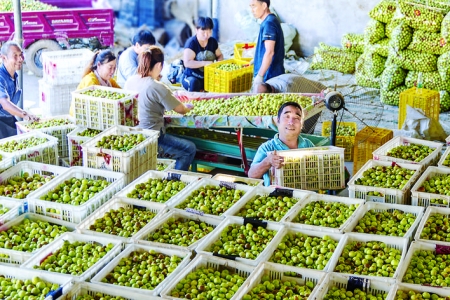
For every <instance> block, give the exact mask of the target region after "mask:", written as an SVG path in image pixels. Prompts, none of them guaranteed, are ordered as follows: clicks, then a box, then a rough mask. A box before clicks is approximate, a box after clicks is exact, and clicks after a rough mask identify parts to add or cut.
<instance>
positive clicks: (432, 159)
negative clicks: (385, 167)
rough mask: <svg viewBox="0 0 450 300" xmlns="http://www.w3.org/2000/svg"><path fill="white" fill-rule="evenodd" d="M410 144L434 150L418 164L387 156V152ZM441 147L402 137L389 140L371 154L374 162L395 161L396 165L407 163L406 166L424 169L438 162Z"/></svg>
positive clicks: (440, 145)
mask: <svg viewBox="0 0 450 300" xmlns="http://www.w3.org/2000/svg"><path fill="white" fill-rule="evenodd" d="M410 144H416V145H425V146H428V147H430V148H431V149H434V150H433V152H432V153H431V154H429V155H428V156H427V157H425V158H424V159H423V160H422V161H420V162H414V161H411V160H405V159H400V158H396V157H391V156H387V153H388V151H389V150H391V149H393V148H395V147H397V146H406V145H410ZM442 146H443V144H442V143H436V142H430V141H425V140H420V139H414V138H409V137H403V136H396V137H394V138H393V139H391V140H390V141H389V142H387V143H385V144H384V145H383V146H381V147H380V148H378V149H377V150H375V151H373V153H372V154H373V159H374V160H381V161H395V162H397V163H408V164H419V165H422V166H425V168H426V167H428V166H431V165H435V164H437V162H438V161H439V156H440V155H441V150H442Z"/></svg>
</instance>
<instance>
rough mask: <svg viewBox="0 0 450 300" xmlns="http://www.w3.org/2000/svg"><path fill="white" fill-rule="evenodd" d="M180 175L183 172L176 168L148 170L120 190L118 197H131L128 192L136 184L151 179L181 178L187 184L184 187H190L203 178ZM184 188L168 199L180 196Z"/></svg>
mask: <svg viewBox="0 0 450 300" xmlns="http://www.w3.org/2000/svg"><path fill="white" fill-rule="evenodd" d="M180 175H181V174H179V173H178V172H177V171H176V170H171V171H153V170H150V171H147V172H145V173H144V174H142V175H141V176H139V177H138V178H137V179H136V180H134V181H133V182H131V183H130V184H128V185H127V186H126V187H125V188H123V189H122V190H121V191H120V192H118V193H117V197H126V198H131V197H128V194H129V193H130V192H131V191H133V190H134V189H135V187H136V185H138V184H141V183H145V182H147V181H148V180H149V179H165V178H174V180H177V179H179V181H181V182H184V183H185V184H186V186H185V187H184V189H186V188H188V187H189V186H190V185H191V184H193V183H195V182H197V181H199V180H200V179H201V178H200V177H195V176H192V175H191V176H190V175H181V176H180ZM171 176H172V177H171ZM164 187H165V186H163V189H164ZM184 189H183V190H184ZM183 190H181V191H179V192H178V193H177V194H176V195H173V196H172V197H170V198H169V199H168V200H167V201H170V199H176V198H177V197H179V195H181V194H182V192H183ZM132 199H135V200H138V201H144V202H149V201H150V200H144V199H138V198H132ZM167 201H166V202H167ZM150 202H158V201H150ZM161 203H163V202H161Z"/></svg>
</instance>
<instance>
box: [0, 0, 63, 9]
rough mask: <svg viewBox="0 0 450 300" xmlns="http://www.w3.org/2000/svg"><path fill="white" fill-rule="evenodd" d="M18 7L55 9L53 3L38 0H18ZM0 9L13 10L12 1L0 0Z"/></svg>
mask: <svg viewBox="0 0 450 300" xmlns="http://www.w3.org/2000/svg"><path fill="white" fill-rule="evenodd" d="M20 8H21V10H22V11H39V10H57V9H58V8H57V7H56V6H53V5H49V4H45V3H43V2H40V1H34V0H25V1H20ZM0 11H14V6H13V1H10V0H0Z"/></svg>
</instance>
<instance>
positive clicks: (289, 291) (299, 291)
mask: <svg viewBox="0 0 450 300" xmlns="http://www.w3.org/2000/svg"><path fill="white" fill-rule="evenodd" d="M313 289H314V283H313V282H312V281H306V282H305V284H299V283H297V282H296V281H294V280H292V281H289V280H286V281H280V280H278V279H274V280H271V279H270V277H269V276H268V275H264V276H263V277H262V278H261V282H260V283H258V284H257V285H256V286H255V287H254V288H253V289H252V290H251V291H250V292H249V293H248V294H247V295H245V296H244V297H243V298H242V300H252V299H286V300H299V299H308V297H309V296H310V295H311V293H312V290H313Z"/></svg>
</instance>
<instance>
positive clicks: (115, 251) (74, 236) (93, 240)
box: [21, 232, 123, 281]
mask: <svg viewBox="0 0 450 300" xmlns="http://www.w3.org/2000/svg"><path fill="white" fill-rule="evenodd" d="M64 241H69V242H71V243H73V242H84V243H90V244H95V245H102V246H105V245H108V244H109V243H111V244H114V247H113V248H112V249H111V250H109V251H108V253H107V254H106V255H105V256H103V257H102V258H101V259H99V260H98V261H97V262H96V263H95V264H93V265H92V266H91V267H90V268H89V269H87V270H86V271H85V272H84V273H82V274H80V275H71V274H62V273H58V272H49V271H45V270H40V271H41V272H45V273H47V272H49V273H54V274H56V275H58V276H65V277H68V278H70V279H75V280H76V281H85V280H89V279H91V278H92V277H94V275H95V274H97V273H98V271H100V270H101V269H102V268H103V267H104V266H106V265H107V264H108V262H109V261H111V260H112V259H113V258H114V257H115V256H117V255H119V253H120V252H121V251H122V248H123V244H122V243H121V242H120V241H117V240H116V239H111V238H110V239H108V238H103V237H98V236H89V235H86V234H80V233H73V232H66V233H64V234H62V235H60V236H59V237H58V238H57V239H55V240H54V241H53V242H51V243H50V244H49V245H48V247H45V248H44V249H42V250H40V251H39V252H37V253H36V254H34V255H33V256H32V257H31V258H30V259H29V260H27V261H26V262H25V263H24V264H23V265H21V268H25V269H33V270H34V267H35V266H39V265H40V264H41V263H42V262H43V261H44V260H45V259H46V258H47V257H49V256H50V255H52V254H53V253H55V252H56V251H58V250H59V249H61V247H62V246H63V244H64Z"/></svg>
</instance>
